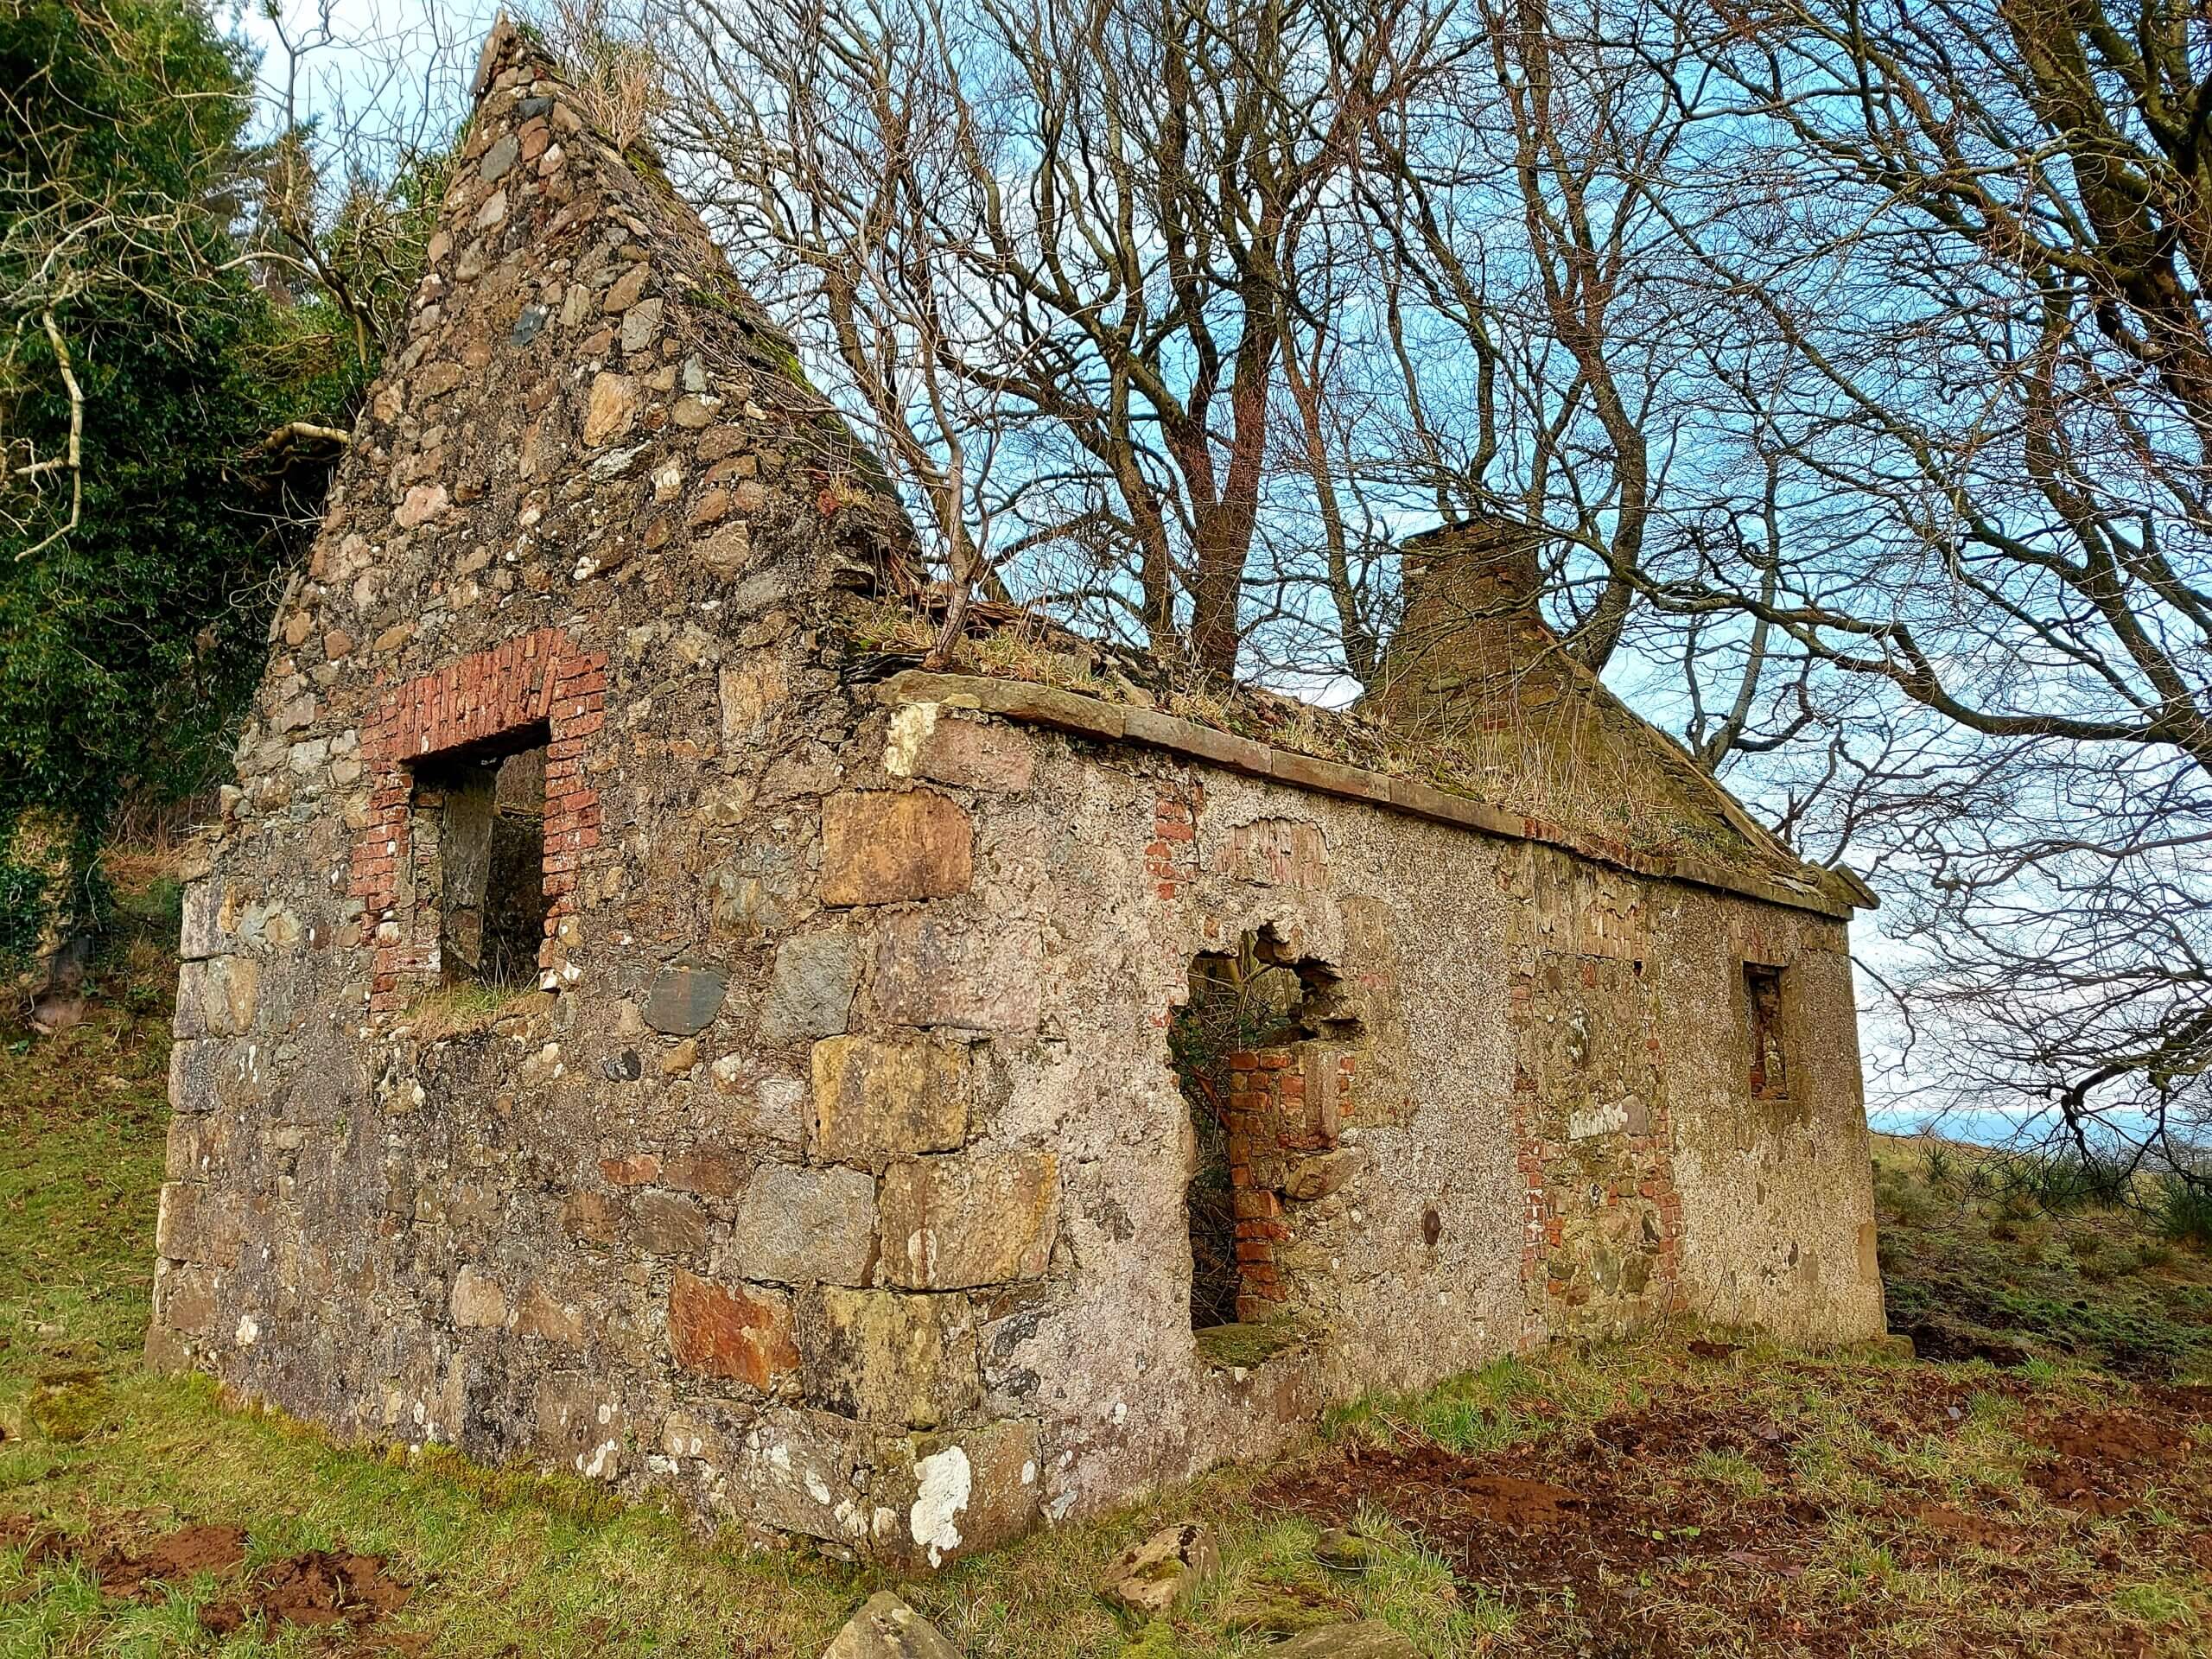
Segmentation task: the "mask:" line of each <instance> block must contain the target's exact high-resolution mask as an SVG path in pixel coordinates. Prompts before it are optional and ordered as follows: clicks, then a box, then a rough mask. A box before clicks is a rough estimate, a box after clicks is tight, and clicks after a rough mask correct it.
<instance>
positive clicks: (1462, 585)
mask: <svg viewBox="0 0 2212 1659" xmlns="http://www.w3.org/2000/svg"><path fill="white" fill-rule="evenodd" d="M1541 540H1542V538H1541V534H1540V532H1539V531H1536V530H1535V528H1534V527H1532V526H1530V525H1528V524H1522V523H1520V522H1518V521H1517V520H1513V519H1508V518H1479V519H1471V520H1468V521H1465V522H1463V523H1460V524H1446V525H1445V526H1444V527H1443V528H1442V529H1440V530H1432V531H1426V532H1424V533H1423V534H1421V535H1419V536H1416V537H1413V538H1412V539H1411V540H1409V541H1408V542H1407V543H1406V544H1405V547H1404V549H1403V550H1402V560H1403V564H1402V574H1403V580H1404V583H1405V596H1406V607H1405V615H1404V617H1403V620H1401V622H1400V623H1399V625H1398V631H1397V632H1396V633H1395V635H1393V636H1392V638H1391V641H1390V646H1389V651H1388V652H1386V653H1385V655H1384V658H1383V671H1382V673H1381V675H1380V676H1379V677H1378V680H1377V683H1376V686H1375V687H1374V689H1373V690H1371V691H1370V693H1369V695H1368V698H1367V702H1366V706H1367V708H1368V709H1370V710H1371V711H1373V712H1375V713H1377V714H1379V715H1381V716H1382V717H1383V719H1384V720H1385V721H1388V722H1389V723H1390V724H1391V725H1393V726H1395V727H1398V728H1401V729H1402V730H1406V731H1408V732H1421V733H1424V734H1432V735H1447V734H1452V733H1454V732H1460V731H1465V730H1468V729H1471V728H1488V729H1496V728H1500V727H1503V726H1505V725H1507V724H1509V723H1510V721H1511V720H1512V717H1513V715H1514V713H1515V711H1516V709H1528V708H1531V707H1536V706H1540V705H1542V704H1546V703H1549V702H1554V700H1556V698H1557V697H1558V696H1559V694H1560V682H1561V679H1562V678H1563V677H1564V675H1565V673H1566V671H1567V668H1566V664H1565V662H1564V660H1563V659H1562V658H1561V657H1560V645H1559V641H1558V639H1556V638H1554V635H1553V633H1552V631H1551V629H1550V628H1549V627H1548V626H1546V625H1545V622H1544V620H1543V614H1542V612H1541V610H1540V609H1539V608H1538V606H1537V600H1538V598H1539V597H1540V594H1541V575H1540V570H1539V567H1538V563H1537V554H1538V551H1539V549H1540V547H1541Z"/></svg>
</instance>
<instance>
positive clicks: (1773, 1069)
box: [1744, 962, 1789, 1100]
mask: <svg viewBox="0 0 2212 1659" xmlns="http://www.w3.org/2000/svg"><path fill="white" fill-rule="evenodd" d="M1744 1010H1745V1032H1746V1035H1747V1037H1748V1039H1749V1042H1750V1047H1751V1098H1752V1099H1753V1100H1787V1099H1789V1054H1788V1052H1787V1051H1786V1050H1785V1049H1784V1047H1783V1039H1782V969H1779V968H1769V967H1764V966H1762V965H1761V964H1760V963H1754V962H1747V963H1745V964H1744Z"/></svg>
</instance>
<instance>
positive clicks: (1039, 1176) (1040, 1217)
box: [881, 1150, 1059, 1290]
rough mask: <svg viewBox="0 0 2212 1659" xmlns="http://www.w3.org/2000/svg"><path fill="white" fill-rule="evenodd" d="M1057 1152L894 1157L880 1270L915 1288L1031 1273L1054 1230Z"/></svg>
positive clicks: (1047, 1257) (1047, 1254) (1042, 1264)
mask: <svg viewBox="0 0 2212 1659" xmlns="http://www.w3.org/2000/svg"><path fill="white" fill-rule="evenodd" d="M1058 1176H1059V1160H1058V1159H1057V1158H1056V1157H1054V1156H1053V1154H1051V1153H1049V1152H999V1151H988V1150H976V1151H971V1152H963V1153H954V1154H950V1155H948V1156H945V1157H942V1158H917V1159H912V1160H906V1161H905V1162H901V1163H896V1164H893V1165H892V1166H891V1167H890V1168H889V1169H888V1170H887V1171H886V1172H885V1174H884V1177H883V1194H882V1198H881V1205H882V1211H883V1243H884V1249H883V1268H882V1271H883V1277H884V1279H885V1281H886V1282H887V1283H890V1284H894V1285H904V1286H906V1287H910V1288H912V1289H915V1290H959V1289H964V1288H967V1287H971V1286H978V1285H995V1284H1003V1283H1006V1282H1007V1281H1012V1280H1016V1279H1034V1278H1036V1277H1037V1276H1038V1275H1039V1274H1042V1273H1043V1272H1044V1271H1045V1268H1046V1263H1047V1262H1050V1261H1051V1259H1052V1242H1053V1240H1054V1238H1055V1237H1057V1236H1058V1205H1059V1184H1058Z"/></svg>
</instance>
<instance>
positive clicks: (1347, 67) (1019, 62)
mask: <svg viewBox="0 0 2212 1659" xmlns="http://www.w3.org/2000/svg"><path fill="white" fill-rule="evenodd" d="M646 17H647V20H648V22H647V27H648V28H649V29H650V30H651V31H652V35H654V37H656V38H659V39H663V40H665V41H670V42H671V43H675V42H680V44H672V45H671V51H670V54H669V60H668V61H669V73H670V78H671V86H672V87H673V89H674V96H673V99H672V102H671V108H670V110H669V111H668V113H667V116H666V118H665V119H664V124H663V134H664V141H665V143H666V144H667V146H668V148H669V149H670V152H671V155H672V156H674V157H675V158H676V161H677V167H678V170H679V171H680V172H681V174H682V175H683V178H684V180H685V181H686V183H687V184H688V185H690V186H692V187H693V188H696V190H697V191H698V192H699V193H700V194H702V196H703V198H704V199H705V200H707V202H708V203H709V206H710V207H711V208H712V209H713V210H714V211H715V214H716V215H717V216H718V218H719V219H720V220H721V224H722V226H724V227H725V228H726V230H727V232H728V236H729V238H730V240H731V243H732V245H734V248H735V249H736V250H737V251H738V252H739V254H740V257H741V260H742V262H743V263H744V264H745V265H746V266H747V270H748V274H750V275H751V276H752V277H753V280H754V282H755V284H756V286H758V287H760V288H761V289H765V290H766V292H767V293H768V295H769V296H770V297H771V299H772V301H773V300H782V301H785V302H789V303H788V312H789V314H790V315H794V316H795V317H798V318H799V319H806V318H810V317H817V316H818V317H820V318H822V319H823V321H822V322H821V323H820V325H819V326H818V327H817V328H816V329H815V330H814V331H813V332H812V333H810V334H809V333H807V332H805V331H804V329H803V331H802V339H803V345H804V346H805V347H807V348H808V349H810V351H813V352H816V353H819V355H820V358H821V359H822V360H823V361H824V362H826V363H829V364H833V365H835V368H836V375H837V377H838V378H839V379H840V380H841V381H842V390H843V391H845V392H846V393H847V394H848V396H849V401H851V402H852V403H854V404H856V405H857V407H858V409H859V410H860V412H861V414H862V416H863V417H864V419H865V420H866V421H867V422H868V424H869V426H870V428H871V429H872V433H871V435H873V436H874V438H875V439H876V441H877V442H878V444H879V447H880V449H881V450H882V451H883V453H884V454H885V455H886V458H887V461H889V462H890V463H891V464H892V465H893V467H894V468H895V469H896V470H897V471H899V473H900V474H901V475H902V476H903V477H905V478H906V480H909V481H910V482H912V484H914V485H915V486H917V487H918V491H919V493H920V495H921V497H922V498H923V500H924V502H925V504H926V513H925V518H926V520H927V524H928V526H929V528H930V529H931V530H932V531H934V537H935V550H936V554H937V557H938V562H939V563H940V564H941V565H942V567H943V568H944V569H945V570H946V571H947V573H948V575H950V578H951V583H952V587H953V588H954V590H955V591H956V592H959V593H964V591H965V589H966V588H967V587H968V586H969V584H970V582H975V581H979V580H986V579H987V578H988V574H989V573H991V572H994V571H999V572H1003V571H1004V570H1006V569H1007V568H1008V565H1009V563H1010V562H1014V563H1023V562H1026V569H1027V577H1028V578H1029V579H1028V580H1027V581H1026V582H1025V585H1026V587H1027V588H1028V590H1029V591H1028V596H1029V597H1033V598H1036V599H1039V600H1041V601H1044V602H1046V603H1050V604H1054V605H1057V606H1059V607H1064V608H1067V609H1071V610H1073V611H1076V612H1079V613H1084V614H1086V615H1089V616H1090V617H1091V618H1092V619H1093V620H1095V621H1097V622H1099V623H1101V624H1103V625H1104V626H1109V628H1110V629H1111V630H1112V631H1113V632H1117V633H1123V634H1128V635H1132V636H1134V637H1135V638H1137V639H1141V640H1142V641H1144V642H1145V643H1147V645H1150V646H1152V647H1153V648H1154V650H1158V651H1171V650H1172V651H1173V652H1179V653H1187V655H1188V656H1189V657H1190V658H1192V659H1193V660H1195V661H1196V662H1197V663H1198V664H1200V665H1201V666H1202V667H1204V668H1205V669H1206V670H1207V671H1211V672H1215V673H1220V674H1229V673H1233V672H1234V671H1236V667H1237V664H1238V654H1239V647H1240V644H1241V642H1242V640H1243V637H1244V634H1245V632H1246V624H1247V620H1248V618H1247V616H1246V614H1245V605H1246V601H1247V597H1248V595H1247V591H1246V575H1247V569H1248V566H1249V562H1250V559H1251V556H1252V553H1253V550H1254V547H1255V540H1256V539H1257V537H1259V535H1260V531H1261V526H1262V519H1263V518H1264V517H1265V516H1266V514H1267V512H1268V505H1269V503H1270V500H1271V496H1272V493H1274V492H1275V491H1276V490H1278V489H1279V488H1281V486H1282V480H1284V479H1285V478H1286V477H1295V478H1299V479H1310V477H1311V473H1312V467H1313V454H1312V452H1311V451H1310V449H1308V448H1307V447H1306V446H1303V445H1301V446H1300V448H1301V453H1302V455H1303V458H1302V459H1301V460H1300V461H1298V462H1297V463H1296V464H1295V466H1293V465H1292V464H1291V463H1290V462H1288V461H1286V460H1285V459H1284V457H1283V456H1282V454H1281V452H1280V448H1279V446H1278V445H1277V444H1276V443H1275V442H1274V438H1275V437H1276V436H1277V435H1279V434H1280V433H1281V430H1282V428H1283V421H1282V415H1283V409H1282V405H1281V402H1280V400H1279V397H1278V393H1279V392H1280V391H1281V390H1282V388H1283V386H1284V385H1285V383H1286V379H1287V378H1296V377H1297V375H1298V371H1297V370H1291V371H1288V372H1287V371H1286V364H1287V354H1288V353H1291V352H1292V351H1294V350H1297V351H1300V352H1301V353H1305V354H1306V355H1305V356H1304V357H1303V358H1302V359H1301V364H1302V365H1308V366H1306V368H1305V372H1306V376H1307V377H1308V378H1305V379H1303V380H1300V381H1299V384H1302V385H1307V386H1308V387H1309V388H1310V386H1311V384H1312V382H1311V378H1310V376H1311V373H1312V370H1311V367H1310V363H1311V360H1312V353H1313V350H1314V348H1315V347H1316V346H1317V344H1318V345H1319V346H1321V348H1322V351H1323V354H1324V355H1325V351H1326V346H1325V336H1326V334H1327V333H1328V330H1329V328H1330V326H1331V319H1330V318H1329V316H1328V315H1326V313H1325V310H1324V309H1323V308H1322V307H1320V306H1319V305H1317V304H1315V303H1313V300H1312V297H1311V296H1310V295H1309V294H1308V293H1307V292H1305V291H1301V289H1302V285H1304V284H1306V283H1307V281H1308V279H1309V278H1311V277H1313V275H1314V274H1315V272H1314V264H1313V260H1312V258H1311V257H1309V256H1310V254H1311V251H1312V250H1313V248H1314V246H1315V245H1316V244H1317V239H1318V238H1321V237H1323V236H1324V234H1325V230H1326V227H1327V226H1329V225H1330V224H1331V223H1332V220H1333V219H1335V218H1336V217H1338V216H1339V215H1341V214H1343V213H1346V212H1347V211H1348V203H1349V190H1348V187H1347V179H1348V176H1349V175H1350V174H1351V171H1352V169H1353V168H1354V167H1355V165H1356V163H1357V160H1358V158H1359V156H1360V153H1361V145H1362V141H1363V134H1364V133H1365V131H1366V130H1367V129H1368V128H1369V127H1370V124H1372V123H1373V122H1374V121H1375V120H1376V117H1377V115H1378V113H1379V112H1380V111H1384V110H1387V109H1389V108H1391V107H1393V106H1395V105H1401V104H1403V103H1405V102H1407V101H1408V100H1409V99H1412V98H1414V97H1415V96H1416V95H1417V94H1418V92H1419V90H1420V88H1421V86H1422V85H1423V84H1424V78H1425V76H1426V74H1427V73H1428V68H1429V66H1430V63H1431V61H1432V54H1433V47H1434V44H1435V41H1436V38H1437V33H1438V19H1437V17H1436V16H1433V15H1432V14H1430V13H1429V12H1427V11H1425V10H1422V9H1421V5H1420V4H1419V3H1418V0H1394V3H1390V4H1386V5H1383V6H1381V7H1370V6H1357V7H1355V6H1340V5H1335V4H1315V3H1295V0H1208V3H1186V0H1084V3H1080V4H1077V5H1063V4H1045V3H1040V0H971V3H963V0H865V3H849V4H846V3H832V4H826V5H825V4H817V3H813V0H724V3H709V4H690V3H686V4H683V5H681V6H677V5H673V4H670V5H661V4H660V3H658V0H649V3H648V5H647V8H646ZM1294 487H1296V486H1294Z"/></svg>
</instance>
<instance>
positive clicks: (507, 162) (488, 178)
mask: <svg viewBox="0 0 2212 1659" xmlns="http://www.w3.org/2000/svg"><path fill="white" fill-rule="evenodd" d="M521 154H522V142H521V140H520V139H518V138H517V137H515V135H514V134H513V133H512V132H509V133H503V134H501V135H500V137H499V140H498V141H497V142H496V143H493V146H492V147H491V149H487V150H486V151H485V152H484V159H483V160H482V161H480V162H478V163H477V164H476V176H477V177H478V178H480V179H481V180H483V181H484V182H485V183H486V184H493V183H496V182H498V181H499V180H501V179H503V178H505V177H506V175H507V169H508V168H512V166H513V165H514V164H515V158H516V157H517V156H519V155H521Z"/></svg>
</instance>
